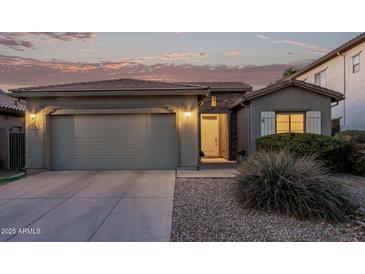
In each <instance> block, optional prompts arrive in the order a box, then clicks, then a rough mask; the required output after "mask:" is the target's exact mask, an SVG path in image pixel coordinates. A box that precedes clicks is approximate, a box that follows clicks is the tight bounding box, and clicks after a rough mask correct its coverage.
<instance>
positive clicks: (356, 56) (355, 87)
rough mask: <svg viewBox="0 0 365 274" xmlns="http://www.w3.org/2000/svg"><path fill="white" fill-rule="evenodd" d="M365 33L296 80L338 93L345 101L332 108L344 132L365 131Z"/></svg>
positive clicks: (324, 58)
mask: <svg viewBox="0 0 365 274" xmlns="http://www.w3.org/2000/svg"><path fill="white" fill-rule="evenodd" d="M364 64H365V33H363V34H361V35H359V36H357V37H355V38H354V39H352V40H350V41H348V42H347V43H345V44H343V45H341V46H340V47H338V48H336V49H334V50H333V51H331V52H329V53H328V54H326V55H325V56H323V57H321V58H320V59H318V60H316V61H314V62H313V63H311V64H309V65H308V66H306V67H304V68H303V69H302V70H301V71H299V72H297V73H296V74H294V75H293V76H292V78H294V79H297V80H301V81H305V82H308V83H311V84H316V85H319V86H321V87H325V88H328V89H332V90H336V91H339V92H341V93H343V95H344V96H345V100H343V101H340V102H338V103H336V105H334V106H333V107H332V119H334V121H336V120H337V121H338V120H339V123H340V127H341V130H346V129H358V130H365V66H364Z"/></svg>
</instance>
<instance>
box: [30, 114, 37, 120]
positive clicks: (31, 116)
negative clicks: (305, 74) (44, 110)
mask: <svg viewBox="0 0 365 274" xmlns="http://www.w3.org/2000/svg"><path fill="white" fill-rule="evenodd" d="M30 118H31V119H32V121H34V120H35V118H37V114H35V113H31V114H30Z"/></svg>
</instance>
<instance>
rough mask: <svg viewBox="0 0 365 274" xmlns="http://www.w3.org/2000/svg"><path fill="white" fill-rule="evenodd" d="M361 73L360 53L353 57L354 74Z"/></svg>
mask: <svg viewBox="0 0 365 274" xmlns="http://www.w3.org/2000/svg"><path fill="white" fill-rule="evenodd" d="M359 71H360V53H359V54H358V55H355V56H353V57H352V73H356V72H359Z"/></svg>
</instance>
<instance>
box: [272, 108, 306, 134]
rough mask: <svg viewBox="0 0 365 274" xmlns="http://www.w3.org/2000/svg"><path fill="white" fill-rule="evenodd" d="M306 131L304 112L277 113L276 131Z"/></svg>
mask: <svg viewBox="0 0 365 274" xmlns="http://www.w3.org/2000/svg"><path fill="white" fill-rule="evenodd" d="M288 132H293V133H304V113H278V114H276V133H288Z"/></svg>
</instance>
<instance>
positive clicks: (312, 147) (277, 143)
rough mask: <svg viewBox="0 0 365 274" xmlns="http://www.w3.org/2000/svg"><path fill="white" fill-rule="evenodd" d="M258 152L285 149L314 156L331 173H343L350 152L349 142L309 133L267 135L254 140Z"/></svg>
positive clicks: (301, 154)
mask: <svg viewBox="0 0 365 274" xmlns="http://www.w3.org/2000/svg"><path fill="white" fill-rule="evenodd" d="M256 148H257V150H258V151H260V150H265V151H270V150H281V149H287V150H289V151H290V152H293V153H295V154H296V155H299V156H304V155H315V156H316V158H317V159H319V160H321V161H322V162H323V163H324V164H325V166H326V167H327V168H329V169H330V170H331V171H332V172H344V171H346V170H347V168H348V165H347V162H346V159H347V157H348V154H349V151H350V145H349V142H348V141H346V140H344V139H343V138H337V137H329V136H323V135H317V134H310V133H283V134H273V135H267V136H264V137H261V138H258V139H257V140H256Z"/></svg>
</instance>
